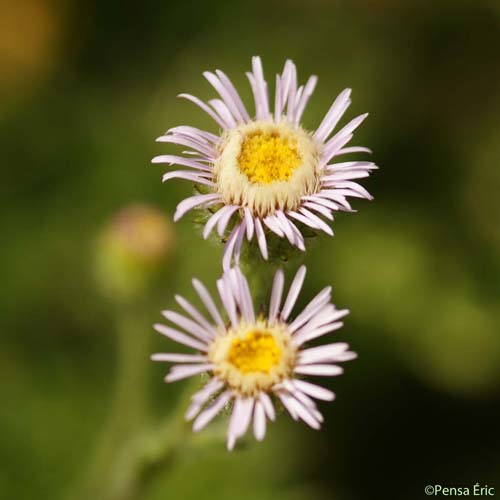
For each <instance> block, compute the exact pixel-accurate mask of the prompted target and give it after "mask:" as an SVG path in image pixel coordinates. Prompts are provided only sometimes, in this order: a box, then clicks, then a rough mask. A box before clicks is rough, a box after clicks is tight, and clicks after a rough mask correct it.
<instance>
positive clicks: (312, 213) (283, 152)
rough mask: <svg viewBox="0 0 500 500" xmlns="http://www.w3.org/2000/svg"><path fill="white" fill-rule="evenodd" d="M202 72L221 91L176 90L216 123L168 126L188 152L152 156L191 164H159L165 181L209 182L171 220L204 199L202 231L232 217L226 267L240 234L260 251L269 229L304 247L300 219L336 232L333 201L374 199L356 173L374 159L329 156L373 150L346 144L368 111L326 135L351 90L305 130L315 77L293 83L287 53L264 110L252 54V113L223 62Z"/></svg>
mask: <svg viewBox="0 0 500 500" xmlns="http://www.w3.org/2000/svg"><path fill="white" fill-rule="evenodd" d="M204 76H205V78H206V79H207V80H208V81H209V82H210V84H211V85H212V86H213V87H214V88H215V90H216V91H217V93H218V94H219V96H220V99H212V100H209V101H208V103H205V102H203V101H201V100H200V99H198V98H197V97H195V96H192V95H190V94H180V96H179V97H183V98H186V99H188V100H190V101H192V102H194V103H195V104H197V105H198V106H199V107H200V108H201V109H202V110H203V111H205V112H206V113H207V114H208V115H209V116H210V117H211V118H213V120H214V121H215V122H216V123H217V125H218V126H219V127H220V129H221V132H220V133H218V134H213V133H211V132H207V131H204V130H200V129H198V128H195V127H190V126H180V127H175V128H172V129H170V130H168V131H167V132H166V133H165V135H163V136H161V137H159V138H158V139H157V141H159V142H168V143H173V144H178V145H182V146H185V147H187V148H189V150H188V151H184V153H185V154H186V155H188V156H176V155H162V156H157V157H156V158H154V159H153V163H167V164H170V165H174V164H175V165H182V166H183V167H187V168H188V170H174V171H171V172H168V173H166V174H165V175H164V176H163V180H164V181H167V180H169V179H173V178H178V179H179V178H180V179H185V180H188V181H192V182H194V183H195V184H198V185H203V186H205V188H206V190H208V193H205V194H197V195H195V196H191V197H189V198H186V199H185V200H183V201H182V202H181V203H179V205H178V206H177V209H176V212H175V215H174V220H175V221H177V220H179V219H180V218H181V217H182V216H183V215H184V214H186V213H187V212H188V211H190V210H192V209H194V208H208V207H211V211H214V212H215V213H213V215H211V217H210V218H209V219H208V221H207V222H206V224H205V227H204V231H203V237H204V238H208V236H209V234H210V233H211V232H212V230H213V229H214V228H215V227H216V226H217V232H218V234H219V235H220V236H222V235H223V234H224V232H225V230H226V228H227V227H228V225H232V231H231V234H230V235H229V237H228V239H227V243H226V247H225V252H224V258H223V266H224V269H228V268H229V266H230V265H231V262H232V260H233V257H234V261H235V262H236V263H238V261H239V256H240V251H241V247H242V244H243V240H244V238H245V235H246V238H247V239H248V241H250V240H252V239H253V238H254V236H255V237H256V238H257V242H258V245H259V248H260V252H261V253H262V256H263V257H264V259H267V258H268V246H267V240H266V232H268V231H271V232H272V233H275V234H276V235H277V236H279V237H285V238H287V239H288V241H289V242H290V243H291V244H292V245H294V246H296V247H297V248H299V249H300V250H302V251H304V250H305V245H304V236H303V234H302V232H301V230H300V227H301V225H304V226H308V227H309V228H311V229H312V230H315V231H323V232H325V233H327V234H329V235H333V231H332V229H331V227H330V225H329V224H328V223H326V222H325V220H324V219H323V218H325V219H327V220H330V221H331V220H333V212H334V211H336V210H343V211H352V208H351V205H350V204H349V202H348V201H347V198H348V197H354V198H365V199H372V197H371V195H370V194H369V193H368V191H366V189H364V188H363V187H362V186H361V185H360V184H358V183H357V182H355V179H360V178H363V177H367V176H368V175H369V174H370V171H371V170H373V169H375V168H377V167H376V166H375V164H374V163H373V162H368V161H342V162H339V163H335V162H334V159H336V158H337V157H339V156H341V155H345V154H347V153H356V152H368V153H370V152H371V151H370V150H369V149H367V148H364V147H359V146H350V147H346V145H347V143H348V142H349V141H350V140H351V139H352V137H353V133H354V130H355V129H356V128H357V127H358V126H359V125H360V124H361V122H362V121H363V120H364V119H365V118H366V116H367V114H364V115H360V116H358V117H356V118H354V119H353V120H352V121H350V122H349V123H348V124H347V125H345V126H344V127H343V128H341V129H340V130H339V131H338V132H336V133H335V134H334V135H333V136H332V132H333V130H334V128H335V127H336V125H337V124H338V122H339V120H340V119H341V117H342V115H343V114H344V112H345V111H346V109H347V108H348V106H349V104H350V103H351V100H350V94H351V89H345V90H344V91H343V92H341V93H340V94H339V96H338V97H337V98H336V99H335V101H334V103H333V104H332V105H331V107H330V109H329V110H328V112H327V113H326V115H325V117H324V119H323V121H322V122H321V123H320V125H319V127H318V128H317V130H316V131H315V132H308V131H306V130H305V129H304V128H302V126H301V125H300V121H301V118H302V114H303V113H304V110H305V108H306V105H307V102H308V100H309V98H310V97H311V95H312V93H313V91H314V88H315V86H316V81H317V77H316V76H311V77H310V78H309V79H308V80H307V82H306V83H305V85H301V86H298V83H297V70H296V67H295V65H294V64H293V62H291V61H287V62H286V63H285V67H284V69H283V73H282V74H281V75H276V93H275V99H274V111H271V105H270V102H269V91H268V84H267V82H266V80H265V79H264V74H263V70H262V64H261V60H260V58H259V57H254V58H253V59H252V72H249V73H247V76H248V79H249V81H250V85H251V87H252V91H253V95H254V100H255V116H254V117H251V116H250V114H249V112H248V111H247V109H246V107H245V105H244V104H243V101H242V100H241V97H240V96H239V94H238V92H237V91H236V89H235V87H234V85H233V84H232V83H231V81H230V80H229V78H228V77H227V76H226V75H225V74H224V73H223V72H222V71H220V70H216V71H215V73H211V72H209V71H206V72H205V73H204ZM233 217H237V221H236V223H234V224H232V223H230V221H231V219H233ZM297 224H298V225H297Z"/></svg>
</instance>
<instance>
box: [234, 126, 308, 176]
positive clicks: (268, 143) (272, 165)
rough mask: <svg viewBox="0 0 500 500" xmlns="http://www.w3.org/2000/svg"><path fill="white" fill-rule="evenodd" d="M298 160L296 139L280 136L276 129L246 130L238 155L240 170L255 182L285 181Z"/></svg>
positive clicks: (297, 164)
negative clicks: (251, 131) (247, 132)
mask: <svg viewBox="0 0 500 500" xmlns="http://www.w3.org/2000/svg"><path fill="white" fill-rule="evenodd" d="M301 162H302V160H301V157H300V154H299V151H298V149H297V141H296V140H294V139H291V138H288V137H282V136H281V135H280V134H278V133H277V131H272V132H267V133H263V132H261V131H256V132H254V133H253V134H249V135H248V136H247V137H245V139H244V140H243V143H242V144H241V151H240V154H239V156H238V164H239V166H240V170H241V171H242V172H243V173H244V174H245V175H246V176H247V177H248V180H249V181H250V182H254V183H257V184H270V183H271V182H275V181H286V180H288V179H289V178H290V177H291V175H292V174H293V172H294V171H295V169H296V168H297V167H299V166H300V164H301Z"/></svg>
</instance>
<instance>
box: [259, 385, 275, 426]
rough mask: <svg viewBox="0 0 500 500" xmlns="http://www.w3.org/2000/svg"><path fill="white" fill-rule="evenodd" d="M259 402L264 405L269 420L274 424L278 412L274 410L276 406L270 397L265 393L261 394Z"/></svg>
mask: <svg viewBox="0 0 500 500" xmlns="http://www.w3.org/2000/svg"><path fill="white" fill-rule="evenodd" d="M259 401H260V402H261V403H262V406H263V408H264V411H265V412H266V415H267V418H268V419H269V420H271V421H272V422H274V420H275V419H276V410H275V409H274V405H273V403H272V401H271V398H270V397H269V395H268V394H266V393H265V392H261V393H260V394H259Z"/></svg>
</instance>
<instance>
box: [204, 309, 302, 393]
mask: <svg viewBox="0 0 500 500" xmlns="http://www.w3.org/2000/svg"><path fill="white" fill-rule="evenodd" d="M296 354H297V349H296V348H295V347H294V345H293V344H292V337H291V333H290V332H289V331H288V328H287V325H286V324H284V323H275V324H273V325H270V324H269V323H268V322H267V321H266V320H265V319H264V318H259V319H257V320H256V321H255V323H251V324H249V323H245V322H242V323H240V324H239V325H238V326H237V327H236V328H229V329H228V330H226V331H221V332H220V334H219V335H218V336H217V337H216V338H215V339H214V342H213V344H212V346H211V348H210V351H209V352H208V357H209V359H210V362H211V363H212V364H213V365H214V368H213V371H214V374H215V376H216V377H217V378H218V379H219V380H222V381H223V382H224V383H225V384H227V386H228V387H230V388H231V389H232V390H233V391H235V392H237V393H238V394H242V395H245V396H255V395H256V394H258V393H259V392H260V391H269V390H270V389H271V388H272V387H273V386H274V385H275V384H277V383H279V382H282V381H283V380H285V379H287V378H289V377H290V376H291V374H292V373H293V367H294V366H295V358H296Z"/></svg>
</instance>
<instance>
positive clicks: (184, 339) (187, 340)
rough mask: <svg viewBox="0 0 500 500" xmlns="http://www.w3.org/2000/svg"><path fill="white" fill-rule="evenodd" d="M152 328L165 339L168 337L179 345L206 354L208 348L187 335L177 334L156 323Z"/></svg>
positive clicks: (177, 332)
mask: <svg viewBox="0 0 500 500" xmlns="http://www.w3.org/2000/svg"><path fill="white" fill-rule="evenodd" d="M153 328H154V329H155V330H156V331H157V332H158V333H161V334H162V335H165V337H168V338H170V339H172V340H174V341H175V342H178V343H179V344H183V345H186V346H188V347H192V348H193V349H197V350H198V351H202V352H207V351H208V347H207V345H206V343H205V342H200V341H199V340H196V339H193V337H190V336H189V335H186V334H185V333H182V332H179V331H178V330H175V329H173V328H170V327H169V326H166V325H162V324H161V323H156V324H155V325H154V326H153Z"/></svg>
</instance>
